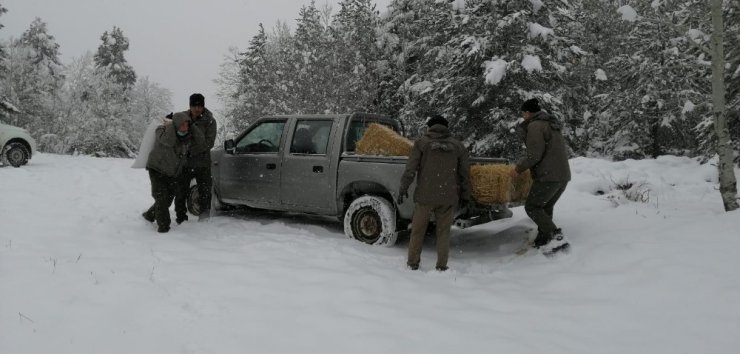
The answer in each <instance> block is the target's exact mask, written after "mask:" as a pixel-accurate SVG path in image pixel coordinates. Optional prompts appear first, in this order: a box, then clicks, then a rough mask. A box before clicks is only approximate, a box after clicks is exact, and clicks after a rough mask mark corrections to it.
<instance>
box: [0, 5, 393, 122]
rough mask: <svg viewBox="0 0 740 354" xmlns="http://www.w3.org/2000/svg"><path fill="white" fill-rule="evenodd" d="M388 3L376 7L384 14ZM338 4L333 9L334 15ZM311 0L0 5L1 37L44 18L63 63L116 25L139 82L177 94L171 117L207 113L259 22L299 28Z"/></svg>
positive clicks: (92, 46) (14, 35)
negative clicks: (1, 10)
mask: <svg viewBox="0 0 740 354" xmlns="http://www.w3.org/2000/svg"><path fill="white" fill-rule="evenodd" d="M390 1H391V0H375V3H376V4H377V9H378V10H379V11H380V12H381V13H383V12H384V10H385V8H386V7H387V6H388V4H389V3H390ZM339 2H340V0H317V1H316V4H317V7H321V6H322V5H323V4H325V3H328V4H330V5H332V7H333V9H334V12H335V13H336V11H337V10H338V8H339V7H338V5H337V4H338V3H339ZM309 3H310V0H201V1H193V0H0V4H2V6H3V7H5V8H6V9H8V12H7V13H5V14H3V15H2V16H0V23H2V24H3V25H5V27H4V28H2V29H0V38H2V39H3V40H7V39H9V38H11V37H12V38H18V37H20V35H21V34H22V33H23V32H24V31H25V30H26V29H28V28H29V26H30V24H31V22H32V21H33V19H34V18H36V17H40V18H41V19H42V20H43V21H44V22H46V24H47V30H48V31H49V33H50V34H51V35H52V36H54V37H55V39H56V41H57V43H58V44H59V45H60V52H61V55H62V61H63V62H64V63H65V64H66V63H69V62H70V59H71V58H74V57H79V56H81V55H83V54H84V53H85V52H86V51H92V52H95V51H96V50H97V48H98V46H99V45H100V44H101V41H100V36H101V35H102V34H103V32H105V31H109V32H110V30H112V29H113V26H118V27H120V28H121V29H122V30H123V33H124V35H125V36H126V37H128V39H129V42H130V48H129V51H128V52H127V54H126V58H127V60H128V62H129V64H131V65H132V66H133V67H134V70H136V74H137V75H138V76H139V77H145V76H149V78H150V80H152V81H154V82H157V83H159V84H160V85H162V86H163V87H165V88H167V89H169V90H170V91H172V94H173V97H172V103H173V105H174V107H172V110H175V111H177V110H183V109H186V108H187V105H188V96H189V95H190V94H191V93H193V92H202V93H203V94H204V95H205V96H206V106H209V107H211V108H220V107H221V104H220V102H217V98H216V85H215V84H214V83H213V79H215V78H216V77H217V76H218V70H219V65H220V64H221V63H223V61H224V56H225V55H227V54H228V48H229V47H231V46H235V47H238V48H239V49H245V48H246V47H247V46H248V43H249V40H250V39H251V38H252V36H254V35H255V34H256V33H257V28H258V24H259V23H260V22H262V23H263V24H264V26H265V29H266V30H267V31H271V29H272V28H273V26H274V25H275V23H276V22H277V21H278V20H283V21H287V22H288V24H289V25H290V26H291V28H292V29H295V19H296V18H297V17H298V11H299V9H300V8H301V6H302V5H307V4H309Z"/></svg>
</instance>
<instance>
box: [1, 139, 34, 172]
mask: <svg viewBox="0 0 740 354" xmlns="http://www.w3.org/2000/svg"><path fill="white" fill-rule="evenodd" d="M29 155H30V154H29V153H28V151H27V150H26V147H25V146H23V144H21V143H10V144H8V145H6V146H5V148H4V149H3V151H2V160H3V164H4V165H10V166H13V167H21V166H23V165H25V164H27V163H28V158H29Z"/></svg>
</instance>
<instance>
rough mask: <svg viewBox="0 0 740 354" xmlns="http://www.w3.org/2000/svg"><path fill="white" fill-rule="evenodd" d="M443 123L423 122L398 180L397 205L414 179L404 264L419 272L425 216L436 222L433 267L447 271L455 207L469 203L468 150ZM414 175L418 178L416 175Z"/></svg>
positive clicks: (442, 120)
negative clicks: (424, 127)
mask: <svg viewBox="0 0 740 354" xmlns="http://www.w3.org/2000/svg"><path fill="white" fill-rule="evenodd" d="M447 125H448V123H447V120H446V119H445V118H444V117H442V116H440V115H436V116H434V117H432V118H430V119H429V120H428V121H427V126H428V129H427V132H426V134H425V135H424V136H423V137H421V139H419V140H417V141H416V142H415V143H414V146H413V148H412V150H411V156H409V160H408V162H407V163H406V170H405V171H404V173H403V176H402V177H401V187H400V190H399V191H398V203H399V204H401V203H402V202H403V200H404V199H405V198H408V189H409V186H410V185H411V182H413V181H414V177H415V176H416V191H415V192H414V202H415V203H416V207H415V209H414V215H413V217H412V219H411V240H410V242H409V252H408V261H407V264H408V266H409V268H411V269H412V270H417V269H419V262H420V261H421V247H422V244H423V241H424V234H426V230H427V225H428V224H429V216H430V214H431V213H434V217H435V220H436V223H437V228H436V234H437V266H436V269H437V270H439V271H445V270H447V257H448V254H449V251H450V228H451V226H452V221H453V219H454V218H455V211H456V208H457V204H458V202H460V201H463V203H465V204H468V203H469V202H470V176H469V175H470V166H469V163H468V150H467V149H466V148H465V146H464V145H463V144H462V143H461V142H460V141H458V140H457V139H455V138H453V137H452V135H451V134H450V130H449V129H448V128H447ZM417 173H418V175H417Z"/></svg>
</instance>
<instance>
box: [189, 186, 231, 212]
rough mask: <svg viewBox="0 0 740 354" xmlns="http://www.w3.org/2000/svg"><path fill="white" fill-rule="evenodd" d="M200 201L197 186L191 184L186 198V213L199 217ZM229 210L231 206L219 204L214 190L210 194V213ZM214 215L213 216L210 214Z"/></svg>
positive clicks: (219, 201)
mask: <svg viewBox="0 0 740 354" xmlns="http://www.w3.org/2000/svg"><path fill="white" fill-rule="evenodd" d="M199 200H200V190H199V189H198V185H197V184H193V185H192V186H190V190H189V191H188V196H187V202H186V205H187V207H188V211H189V212H190V214H193V215H195V216H199V215H200V213H201V211H202V210H201V209H202V208H201V207H200V203H198V201H199ZM229 209H231V205H228V204H224V203H222V202H221V200H220V199H218V195H216V192H215V188H214V189H213V191H212V192H211V210H212V211H216V212H218V211H222V210H229ZM211 215H214V214H211Z"/></svg>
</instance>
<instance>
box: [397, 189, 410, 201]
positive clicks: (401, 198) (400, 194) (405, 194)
mask: <svg viewBox="0 0 740 354" xmlns="http://www.w3.org/2000/svg"><path fill="white" fill-rule="evenodd" d="M408 197H409V193H408V192H407V191H398V204H403V201H404V200H406V199H407V198H408Z"/></svg>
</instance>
